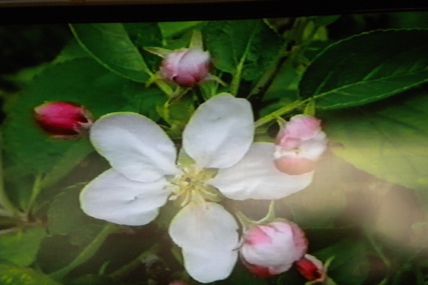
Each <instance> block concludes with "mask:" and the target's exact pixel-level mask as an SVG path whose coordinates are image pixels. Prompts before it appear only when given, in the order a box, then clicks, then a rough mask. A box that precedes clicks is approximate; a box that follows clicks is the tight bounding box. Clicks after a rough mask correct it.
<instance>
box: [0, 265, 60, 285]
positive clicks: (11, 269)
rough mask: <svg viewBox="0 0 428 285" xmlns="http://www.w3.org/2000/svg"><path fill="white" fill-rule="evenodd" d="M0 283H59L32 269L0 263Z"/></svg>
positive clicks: (34, 284) (3, 284)
mask: <svg viewBox="0 0 428 285" xmlns="http://www.w3.org/2000/svg"><path fill="white" fill-rule="evenodd" d="M0 284H1V285H60V284H59V283H57V282H56V281H54V280H52V279H50V278H49V277H48V276H46V275H44V274H42V273H40V272H37V271H35V270H32V269H30V268H21V267H15V266H10V265H5V264H0Z"/></svg>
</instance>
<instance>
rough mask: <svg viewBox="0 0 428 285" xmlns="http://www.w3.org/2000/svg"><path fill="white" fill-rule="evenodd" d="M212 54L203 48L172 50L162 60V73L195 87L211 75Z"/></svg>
mask: <svg viewBox="0 0 428 285" xmlns="http://www.w3.org/2000/svg"><path fill="white" fill-rule="evenodd" d="M210 67H211V59H210V54H209V53H208V52H205V51H203V50H201V49H196V48H193V49H186V50H180V51H175V52H171V53H170V54H168V55H167V56H166V57H165V59H164V60H163V62H162V65H161V68H160V72H161V75H162V76H163V77H164V78H165V79H167V80H169V81H172V82H175V83H176V84H178V85H180V86H182V87H193V86H195V85H198V84H200V83H201V82H203V81H204V80H205V79H207V77H208V76H209V72H210Z"/></svg>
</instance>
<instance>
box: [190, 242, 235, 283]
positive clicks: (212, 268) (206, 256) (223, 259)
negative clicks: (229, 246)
mask: <svg viewBox="0 0 428 285" xmlns="http://www.w3.org/2000/svg"><path fill="white" fill-rule="evenodd" d="M183 258H184V267H185V268H186V271H187V272H188V273H189V275H190V276H192V277H193V279H195V280H196V281H199V282H201V283H209V282H213V281H217V280H223V279H226V278H227V277H228V276H229V275H230V273H231V272H232V270H233V267H234V265H235V263H236V260H237V258H238V253H237V251H236V250H229V251H212V252H197V251H192V250H183Z"/></svg>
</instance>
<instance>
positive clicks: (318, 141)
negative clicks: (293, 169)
mask: <svg viewBox="0 0 428 285" xmlns="http://www.w3.org/2000/svg"><path fill="white" fill-rule="evenodd" d="M326 149H327V138H326V135H325V133H324V132H319V133H318V134H317V136H316V137H314V138H313V139H311V140H308V141H306V142H303V143H302V145H301V146H300V152H299V156H300V157H302V158H306V159H310V160H317V159H319V158H320V157H321V155H322V154H323V153H324V151H325V150H326Z"/></svg>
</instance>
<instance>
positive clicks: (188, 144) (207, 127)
mask: <svg viewBox="0 0 428 285" xmlns="http://www.w3.org/2000/svg"><path fill="white" fill-rule="evenodd" d="M253 136H254V122H253V113H252V110H251V105H250V103H249V102H248V101H247V100H245V99H238V98H235V97H233V96H231V95H227V94H226V93H225V94H221V95H217V96H215V97H213V98H211V99H210V100H208V101H207V102H205V103H203V104H201V105H200V106H199V107H198V109H197V110H196V112H195V113H194V114H193V116H192V118H191V119H190V121H189V123H188V124H187V126H186V128H185V130H184V132H183V148H184V150H185V151H186V153H187V154H189V156H190V157H192V158H193V159H194V160H195V161H196V163H197V164H198V165H199V166H200V167H201V168H226V167H230V166H232V165H234V164H235V163H237V162H238V161H239V160H241V159H242V157H243V156H244V155H245V153H246V152H247V151H248V149H249V147H250V145H251V142H252V141H253Z"/></svg>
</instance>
